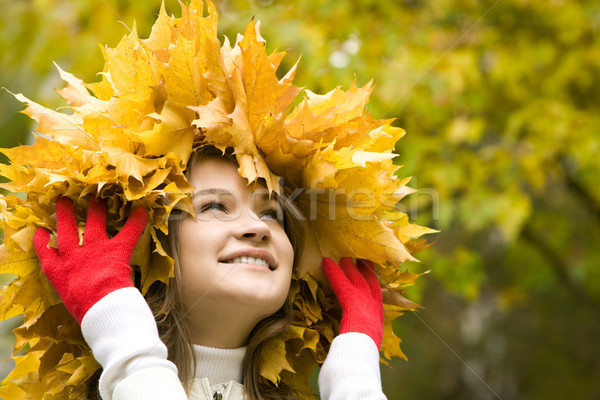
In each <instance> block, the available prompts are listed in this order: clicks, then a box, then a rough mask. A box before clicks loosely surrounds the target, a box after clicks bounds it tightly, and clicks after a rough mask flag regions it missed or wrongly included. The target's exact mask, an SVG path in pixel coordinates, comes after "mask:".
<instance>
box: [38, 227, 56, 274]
mask: <svg viewBox="0 0 600 400" xmlns="http://www.w3.org/2000/svg"><path fill="white" fill-rule="evenodd" d="M48 242H50V232H48V231H47V230H45V229H44V228H37V229H36V230H35V233H34V234H33V247H34V248H35V252H36V254H37V255H38V257H39V259H40V261H41V262H42V269H44V267H45V266H47V265H49V264H50V265H51V264H54V263H55V262H56V261H57V260H58V257H59V256H58V252H57V251H56V249H55V248H53V247H48ZM44 272H45V271H44Z"/></svg>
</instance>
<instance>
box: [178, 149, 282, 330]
mask: <svg viewBox="0 0 600 400" xmlns="http://www.w3.org/2000/svg"><path fill="white" fill-rule="evenodd" d="M190 180H191V183H192V184H193V185H194V187H195V188H196V191H195V192H194V195H193V197H192V202H193V205H194V208H195V211H196V218H194V217H192V216H187V217H186V218H185V219H183V220H182V221H181V225H180V229H179V245H178V257H179V265H180V277H181V281H180V285H181V288H182V294H183V305H184V307H185V309H186V310H187V311H188V313H190V315H191V317H192V318H203V317H204V316H206V315H210V314H211V312H212V313H213V314H214V313H216V312H217V311H218V310H222V312H223V313H228V312H233V313H236V312H237V311H236V310H240V312H241V311H243V312H244V315H240V318H242V319H243V318H244V317H249V318H250V317H251V318H252V319H253V320H256V321H255V323H258V322H259V321H260V320H262V319H263V318H265V317H267V316H269V315H272V314H273V313H275V312H276V311H277V310H278V309H279V308H281V306H282V305H283V304H284V302H285V300H286V298H287V294H288V291H289V287H290V281H291V277H292V266H293V262H294V252H293V249H292V245H291V243H290V240H289V239H288V237H287V235H286V233H285V231H284V228H283V225H282V218H283V217H282V215H283V214H282V209H281V207H280V205H279V204H278V202H277V200H276V199H274V198H273V197H271V198H269V195H268V191H267V190H266V189H265V188H264V187H257V188H256V189H255V190H254V191H253V190H252V189H251V188H252V186H248V184H247V181H246V180H245V179H243V178H241V177H240V175H239V174H238V171H237V167H236V166H234V165H233V164H231V163H230V162H228V161H226V160H220V159H217V158H207V159H204V160H201V161H200V162H198V163H197V164H196V165H195V166H194V167H193V170H192V171H191V176H190ZM229 316H230V317H232V318H233V317H235V316H231V315H229Z"/></svg>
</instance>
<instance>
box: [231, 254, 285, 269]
mask: <svg viewBox="0 0 600 400" xmlns="http://www.w3.org/2000/svg"><path fill="white" fill-rule="evenodd" d="M221 262H222V263H225V264H252V265H258V266H260V267H265V268H268V269H269V270H270V271H273V270H274V269H275V268H274V267H272V266H271V265H269V263H268V262H267V260H265V259H264V258H259V257H248V256H242V257H235V258H232V259H230V260H223V261H221Z"/></svg>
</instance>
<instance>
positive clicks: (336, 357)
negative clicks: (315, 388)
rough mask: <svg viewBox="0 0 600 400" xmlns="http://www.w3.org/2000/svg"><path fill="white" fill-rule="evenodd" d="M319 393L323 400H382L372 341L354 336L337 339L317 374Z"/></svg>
mask: <svg viewBox="0 0 600 400" xmlns="http://www.w3.org/2000/svg"><path fill="white" fill-rule="evenodd" d="M319 391H320V393H321V399H323V400H353V399H361V400H385V399H386V396H385V395H384V394H383V390H382V388H381V374H380V371H379V351H378V350H377V346H376V345H375V342H373V339H371V338H370V337H369V336H367V335H365V334H363V333H356V332H348V333H344V334H341V335H339V336H337V337H336V338H335V339H334V340H333V342H332V343H331V348H330V350H329V354H328V355H327V358H326V359H325V362H324V363H323V366H322V367H321V372H320V373H319Z"/></svg>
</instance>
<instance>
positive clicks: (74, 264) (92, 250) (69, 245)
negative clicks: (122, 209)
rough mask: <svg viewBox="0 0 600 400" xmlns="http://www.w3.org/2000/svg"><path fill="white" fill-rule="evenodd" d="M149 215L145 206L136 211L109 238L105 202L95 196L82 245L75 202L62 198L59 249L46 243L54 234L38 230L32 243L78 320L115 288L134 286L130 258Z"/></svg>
mask: <svg viewBox="0 0 600 400" xmlns="http://www.w3.org/2000/svg"><path fill="white" fill-rule="evenodd" d="M147 219H148V213H147V212H146V210H145V209H143V208H136V209H134V210H133V211H132V212H131V215H130V216H129V219H128V220H127V222H126V223H125V226H124V227H123V229H122V230H121V231H120V232H119V233H118V234H117V235H116V236H115V237H114V238H112V239H108V237H107V236H106V202H105V201H104V200H96V199H95V198H92V200H91V201H90V206H89V209H88V215H87V225H86V228H85V232H84V236H83V245H82V246H80V245H79V238H78V235H77V221H76V219H75V208H74V207H73V202H72V201H71V200H69V199H68V198H65V197H61V198H59V199H58V200H57V201H56V235H57V242H58V249H55V248H53V247H48V242H49V240H50V232H48V231H47V230H45V229H42V228H38V229H36V231H35V235H34V237H33V244H34V247H35V251H36V253H37V255H38V257H39V258H40V261H41V262H42V270H43V271H44V274H46V277H47V278H48V280H49V281H50V282H51V283H52V285H53V286H54V288H55V289H56V291H57V292H58V294H59V295H60V297H61V299H62V300H63V302H64V303H65V306H66V307H67V310H69V312H70V313H71V314H72V315H73V316H74V317H75V319H76V320H77V322H79V323H80V324H81V320H82V319H83V316H84V315H85V313H86V312H87V311H88V310H89V309H90V308H91V307H92V306H93V305H94V304H96V302H97V301H98V300H100V299H101V298H103V297H104V296H106V295H107V294H109V293H111V292H113V291H115V290H117V289H121V288H125V287H131V286H133V284H132V283H131V267H130V266H129V259H130V258H131V253H132V252H133V249H134V247H135V245H136V243H137V241H138V239H139V237H140V235H141V234H142V232H143V231H144V228H145V226H146V221H147Z"/></svg>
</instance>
